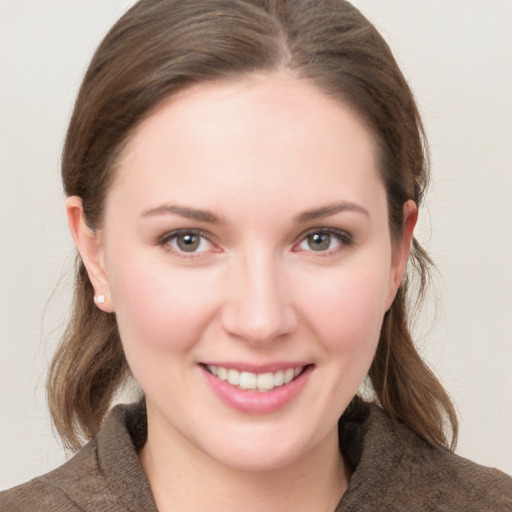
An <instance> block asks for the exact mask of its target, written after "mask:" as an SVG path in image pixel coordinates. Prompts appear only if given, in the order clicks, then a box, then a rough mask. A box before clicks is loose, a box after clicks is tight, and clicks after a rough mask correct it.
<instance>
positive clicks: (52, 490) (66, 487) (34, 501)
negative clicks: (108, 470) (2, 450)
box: [0, 441, 100, 512]
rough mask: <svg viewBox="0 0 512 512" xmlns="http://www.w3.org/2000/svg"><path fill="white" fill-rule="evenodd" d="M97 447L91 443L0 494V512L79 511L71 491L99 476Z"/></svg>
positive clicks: (88, 484)
mask: <svg viewBox="0 0 512 512" xmlns="http://www.w3.org/2000/svg"><path fill="white" fill-rule="evenodd" d="M96 452H97V445H96V442H95V441H92V442H91V443H89V444H88V445H86V446H85V447H84V448H82V449H81V450H80V451H78V452H77V454H76V455H75V456H74V457H73V458H72V459H70V460H69V461H68V462H66V463H65V464H63V465H62V466H60V467H59V468H57V469H55V470H54V471H52V472H50V473H48V474H46V475H43V476H40V477H37V478H34V479H33V480H30V481H29V482H27V483H25V484H22V485H19V486H17V487H14V488H12V489H9V490H7V491H4V492H1V493H0V512H4V511H5V512H7V511H9V512H28V511H31V512H38V511H41V512H42V511H49V510H52V511H56V512H57V511H58V512H61V511H62V512H68V511H69V512H74V511H78V510H82V508H80V505H79V504H78V503H76V502H75V500H74V499H73V497H72V492H70V490H74V489H77V488H83V487H85V488H87V487H88V486H90V485H91V484H92V482H95V481H97V479H98V476H99V474H100V472H99V470H98V465H97V463H96V461H97V457H96Z"/></svg>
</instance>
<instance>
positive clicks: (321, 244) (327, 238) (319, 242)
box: [308, 233, 331, 251]
mask: <svg viewBox="0 0 512 512" xmlns="http://www.w3.org/2000/svg"><path fill="white" fill-rule="evenodd" d="M308 244H309V247H310V248H311V249H313V251H325V250H326V249H328V248H329V245H331V235H327V234H325V233H324V234H322V233H315V234H314V235H309V236H308Z"/></svg>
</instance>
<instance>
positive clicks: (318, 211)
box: [93, 75, 407, 469]
mask: <svg viewBox="0 0 512 512" xmlns="http://www.w3.org/2000/svg"><path fill="white" fill-rule="evenodd" d="M116 172H117V175H116V180H115V182H114V184H113V186H112V188H111V190H110V191H109V194H108V197H107V202H106V209H105V219H104V226H103V230H102V232H101V235H100V236H101V238H100V243H101V246H100V251H99V253H98V261H99V262H100V266H101V269H102V271H103V272H104V280H103V282H102V283H103V284H98V281H96V282H95V287H96V292H97V293H105V294H106V297H107V299H106V301H105V303H104V304H101V305H99V307H102V308H103V309H105V310H108V311H115V314H116V318H117V321H118V325H119V330H120V334H121V338H122V342H123V346H124V350H125V353H126V357H127V360H128V363H129V366H130V368H131V370H132V372H133V375H134V377H135V379H136V380H137V381H138V383H139V384H140V386H141V387H142V389H143V390H144V393H145V395H146V399H147V407H148V424H149V442H153V443H155V442H156V443H160V444H161V445H162V446H165V445H169V446H173V445H174V446H180V447H181V449H183V447H185V448H184V450H185V451H189V453H191V454H192V453H193V454H194V456H195V457H206V458H207V459H209V460H211V459H213V460H215V461H217V462H220V463H222V464H227V465H228V466H231V467H237V468H251V469H263V468H277V467H281V466H283V465H285V464H288V463H291V462H293V461H296V460H299V459H300V458H301V457H306V455H307V454H309V455H311V453H314V451H315V450H320V449H321V447H323V446H326V444H329V446H331V445H332V444H335V443H336V442H337V441H336V439H337V437H336V424H337V420H338V418H339V416H340V415H341V414H342V412H343V410H344V409H345V407H346V406H347V405H348V403H349V402H350V400H351V399H352V397H353V396H354V394H355V393H356V391H357V388H358V386H359V385H360V384H361V382H362V381H363V379H364V377H365V376H366V374H367V372H368V369H369V367H370V364H371V361H372V358H373V355H374V353H375V349H376V346H377V342H378V339H379V331H380V328H381V324H382V319H383V316H384V313H385V312H386V310H387V309H388V308H389V306H390V304H391V302H392V300H393V298H394V294H395V291H396V289H397V286H398V284H399V281H400V279H401V276H402V272H403V265H404V261H403V260H404V257H403V253H406V252H407V251H400V250H396V251H392V245H391V241H390V233H389V229H388V215H387V205H386V193H385V190H384V187H383V184H382V182H381V180H380V178H379V174H378V171H377V162H376V151H375V144H374V141H373V138H372V135H371V133H370V132H369V131H368V129H367V128H366V127H365V125H364V124H363V122H362V121H361V119H360V118H359V117H358V116H357V115H355V114H354V112H353V111H352V110H351V109H349V108H348V107H347V106H346V105H344V104H342V103H340V102H338V101H335V100H333V99H330V98H328V97H326V96H325V95H324V94H323V93H321V92H320V91H319V90H318V89H317V88H315V87H314V86H313V85H311V84H309V83H307V82H304V81H299V80H298V79H295V78H290V77H282V76H276V75H273V76H267V77H260V78H252V79H247V80H240V81H236V82H229V83H214V84H211V83H210V84H202V85H197V86H194V87H193V88H190V89H188V90H186V91H184V92H183V93H181V94H180V95H179V96H176V97H174V98H172V99H170V100H168V101H167V102H166V103H165V104H163V105H162V106H161V107H160V108H159V109H158V110H157V111H156V112H155V113H154V114H153V115H151V116H150V117H149V118H148V119H146V120H145V121H144V122H143V123H142V124H141V125H140V126H139V128H138V129H137V131H136V132H135V134H134V136H133V138H132V140H131V142H130V144H129V145H128V147H127V149H126V150H125V152H124V154H123V156H122V158H121V159H120V162H119V166H118V169H117V171H116ZM405 257H406V256H405ZM93 280H94V279H93ZM101 287H103V289H99V288H101ZM226 379H228V380H226ZM290 379H292V380H291V381H290ZM155 440H156V441H155ZM309 455H308V456H309Z"/></svg>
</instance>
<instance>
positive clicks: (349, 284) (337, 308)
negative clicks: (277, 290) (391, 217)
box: [297, 265, 388, 357]
mask: <svg viewBox="0 0 512 512" xmlns="http://www.w3.org/2000/svg"><path fill="white" fill-rule="evenodd" d="M303 284H304V286H303V287H302V289H301V290H299V291H298V293H297V296H299V297H304V299H303V302H302V306H301V309H302V310H303V311H304V312H305V316H306V317H307V318H308V322H309V323H310V327H311V328H312V330H313V331H314V332H315V334H316V335H317V336H318V338H319V339H321V340H322V344H323V345H324V347H325V348H326V349H327V351H328V352H329V353H331V354H332V353H343V354H347V353H353V354H355V355H358V354H361V356H362V357H365V354H366V353H371V354H373V352H374V350H375V348H376V345H377V342H378V339H379V334H380V329H381V326H382V320H383V317H384V314H385V312H386V308H385V304H386V297H387V291H388V272H386V268H384V267H383V266H382V265H373V266H372V265H364V266H362V267H361V268H359V267H358V268H341V269H339V270H337V271H336V272H328V273H326V274H325V276H324V277H322V278H319V276H318V275H316V276H315V277H314V279H310V280H309V282H308V281H304V282H303Z"/></svg>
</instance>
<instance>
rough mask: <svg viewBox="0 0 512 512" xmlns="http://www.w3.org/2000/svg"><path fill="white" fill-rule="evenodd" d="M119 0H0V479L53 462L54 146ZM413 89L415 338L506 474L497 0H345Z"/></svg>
mask: <svg viewBox="0 0 512 512" xmlns="http://www.w3.org/2000/svg"><path fill="white" fill-rule="evenodd" d="M131 3H132V1H130V0H72V1H70V0H45V1H41V0H0V361H1V363H0V364H1V370H0V415H1V420H0V443H1V446H0V489H4V488H7V487H10V486H12V485H14V484H17V483H19V482H21V481H24V480H26V479H28V478H30V477H32V476H35V475H36V474H39V473H42V472H45V471H47V470H49V469H51V468H52V467H54V466H55V465H57V464H58V463H59V462H61V461H63V460H64V455H63V453H62V450H61V448H60V447H59V445H58V443H57V442H56V441H55V439H54V437H53V434H52V430H51V426H50V423H49V419H48V415H47V412H46V404H45V391H44V379H45V370H46V367H47V364H48V360H49V358H50V356H51V353H52V352H53V349H54V347H55V344H56V341H57V340H58V337H59V333H60V332H61V330H62V327H63V325H64V323H65V318H66V315H67V309H68V304H69V297H70V267H71V263H70V261H71V255H72V254H73V249H72V246H71V241H70V237H69V236H68V234H67V228H66V223H65V216H64V208H63V196H62V192H61V188H60V181H59V180H60V178H59V156H60V150H61V145H62V141H63V136H64V132H65V129H66V123H67V120H68V118H69V116H70V112H71V108H72V104H73V101H74V97H75V95H76V92H77V89H78V85H79V82H80V78H81V76H82V74H83V72H84V70H85V67H86V65H87V63H88V60H89V59H90V57H91V55H92V52H93V50H94V48H95V47H96V45H97V44H98V43H99V41H100V39H101V37H102V36H103V35H104V33H105V32H106V30H107V29H108V27H109V26H110V25H111V24H112V23H113V21H114V20H115V19H117V17H118V16H119V15H120V14H121V13H122V12H123V11H124V10H125V9H126V8H127V7H128V6H129V5H131ZM354 3H355V4H356V5H357V6H358V7H359V8H360V9H361V10H362V11H363V13H365V14H366V15H367V16H368V17H369V18H370V19H371V20H372V21H373V22H374V23H375V24H376V25H377V27H378V28H379V29H380V30H381V31H382V33H383V35H384V36H385V37H386V38H387V40H388V42H389V44H390V46H391V47H392V49H393V50H394V52H395V54H396V56H397V58H398V60H399V62H400V64H401V65H402V67H403V70H404V72H405V74H406V76H407V78H408V79H409V81H410V83H411V85H412V88H413V90H414V91H415V93H416V96H417V99H418V102H419V106H420V109H421V111H422V113H423V115H424V119H425V123H426V128H427V132H428V134H429V138H430V144H431V148H432V164H433V181H432V186H431V189H430V193H429V196H428V200H427V205H428V208H427V209H425V210H424V211H423V214H422V217H421V226H420V227H419V229H418V230H417V234H418V235H419V237H420V239H421V240H422V241H423V242H424V244H425V245H426V247H427V248H428V249H429V250H430V251H431V253H432V255H433V257H434V259H435V261H436V262H437V265H438V268H439V272H440V276H441V277H439V278H438V279H437V292H436V293H437V296H438V297H439V300H438V303H437V306H436V307H434V302H435V301H433V300H431V301H430V302H429V307H428V308H427V310H426V312H424V313H423V315H422V316H421V318H420V321H419V323H418V328H417V331H418V343H419V345H420V348H421V350H422V352H423V353H424V354H425V356H426V357H427V359H428V360H429V361H430V363H431V365H432V366H433V367H434V368H435V370H436V373H437V374H438V375H439V377H440V378H441V381H442V382H443V383H444V384H445V386H446V387H447V389H448V391H449V392H450V393H451V395H452V397H453V399H454V401H455V403H456V405H457V408H458V411H459V413H460V419H461V435H460V441H459V447H458V453H460V454H461V455H463V456H466V457H468V458H471V459H473V460H475V461H477V462H479V463H481V464H485V465H491V466H496V467H498V468H501V469H502V470H505V471H506V472H508V473H512V428H511V426H512V371H511V367H512V343H511V342H512V334H511V333H512V270H511V268H512V266H511V261H512V258H511V257H512V236H511V234H512V207H511V196H512V92H511V91H512V2H511V1H510V0H490V1H488V2H482V1H481V0H430V1H428V2H411V1H410V0H386V1H382V0H357V1H355V2H354Z"/></svg>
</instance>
